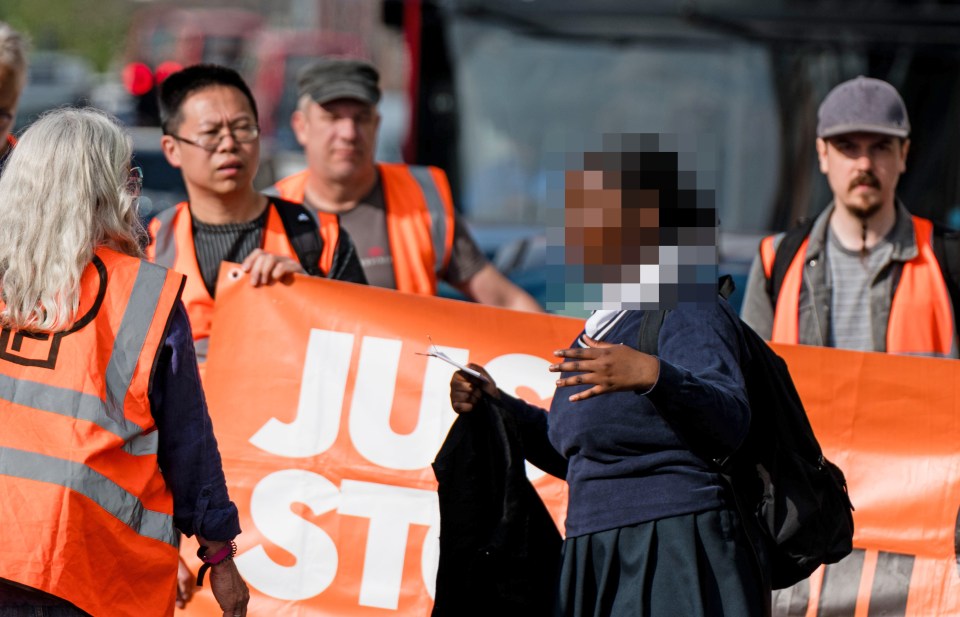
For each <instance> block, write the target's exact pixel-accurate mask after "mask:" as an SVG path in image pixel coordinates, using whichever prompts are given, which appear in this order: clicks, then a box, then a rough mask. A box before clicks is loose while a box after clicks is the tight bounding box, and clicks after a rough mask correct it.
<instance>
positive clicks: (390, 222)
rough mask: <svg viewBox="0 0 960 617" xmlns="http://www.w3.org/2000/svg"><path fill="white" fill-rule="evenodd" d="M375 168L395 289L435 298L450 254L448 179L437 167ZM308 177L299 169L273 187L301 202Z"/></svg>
mask: <svg viewBox="0 0 960 617" xmlns="http://www.w3.org/2000/svg"><path fill="white" fill-rule="evenodd" d="M377 169H378V172H379V174H380V181H381V183H382V185H383V199H384V204H385V207H386V212H387V213H386V223H387V240H388V242H389V243H390V253H391V255H392V257H393V274H394V279H395V281H396V284H397V289H399V290H400V291H405V292H407V293H417V294H422V295H436V293H437V277H438V275H439V274H440V273H442V272H444V271H445V270H446V269H447V266H448V265H449V264H450V256H451V253H452V252H453V231H454V218H453V217H454V210H453V197H452V194H451V192H450V183H449V182H448V180H447V176H446V174H445V173H443V171H442V170H441V169H438V168H436V167H418V166H412V165H404V164H402V163H378V164H377ZM308 176H309V171H308V170H304V171H301V172H298V173H295V174H293V175H291V176H287V177H286V178H284V179H283V180H280V181H279V182H277V183H276V184H275V185H274V187H275V188H276V189H277V193H278V194H279V195H280V197H281V198H283V199H286V200H289V201H295V202H303V200H304V196H305V191H306V186H307V178H308Z"/></svg>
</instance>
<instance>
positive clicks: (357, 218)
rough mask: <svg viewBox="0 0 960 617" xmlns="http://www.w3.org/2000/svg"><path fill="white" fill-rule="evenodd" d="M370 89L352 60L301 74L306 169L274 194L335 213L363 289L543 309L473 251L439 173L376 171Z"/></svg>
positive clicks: (360, 64) (295, 122)
mask: <svg viewBox="0 0 960 617" xmlns="http://www.w3.org/2000/svg"><path fill="white" fill-rule="evenodd" d="M378 82H379V74H378V73H377V70H376V69H375V68H374V67H373V66H371V65H370V64H368V63H367V62H364V61H360V60H352V59H323V60H320V61H318V62H316V63H314V64H312V65H309V66H307V67H306V68H305V69H304V70H303V71H302V72H301V73H300V75H299V78H298V86H299V92H300V100H299V103H298V105H297V109H296V111H294V113H293V115H292V117H291V125H292V127H293V131H294V134H295V135H296V137H297V141H299V142H300V144H301V145H302V146H303V148H304V151H305V153H306V158H307V165H308V167H307V169H305V170H304V171H302V172H299V173H297V174H294V175H292V176H289V177H287V178H284V179H283V180H281V181H279V182H277V184H276V185H275V186H274V187H273V191H274V192H276V193H277V194H278V195H279V196H280V197H282V198H283V199H287V200H289V201H295V202H302V203H304V204H306V205H307V206H309V207H310V208H311V209H312V210H313V211H315V212H318V213H334V214H339V215H340V221H341V225H342V226H343V227H344V228H345V229H346V230H347V231H348V232H349V234H350V236H351V238H353V241H354V243H355V244H356V246H357V250H358V252H359V254H360V262H361V264H362V266H363V270H364V272H365V274H366V277H367V280H368V281H369V283H370V284H371V285H377V286H380V287H387V288H392V289H398V290H400V291H404V292H408V293H417V294H423V295H435V294H436V293H437V282H438V281H439V280H441V279H442V280H445V281H446V282H448V283H450V284H451V285H452V286H454V287H455V288H457V289H459V290H460V291H461V292H462V293H463V294H464V295H466V296H467V297H468V298H470V299H472V300H476V301H478V302H481V303H484V304H491V305H495V306H502V307H506V308H513V309H519V310H529V311H539V310H541V308H540V306H539V305H538V304H537V302H536V301H535V300H534V299H533V298H532V297H530V295H528V294H527V293H526V292H524V291H523V290H522V289H520V288H519V287H517V286H516V285H514V284H513V283H512V282H510V280H509V279H507V278H506V277H505V276H503V275H502V274H501V273H500V272H499V271H497V269H496V268H495V267H494V266H493V264H491V263H490V262H489V261H488V260H487V259H486V258H485V257H484V256H483V253H481V252H480V250H479V249H478V248H477V246H476V244H475V243H474V241H473V239H472V238H471V237H470V234H469V232H468V231H467V229H466V228H465V227H464V225H463V223H462V222H461V221H459V220H458V219H457V218H456V215H455V212H454V208H453V198H452V196H451V192H450V185H449V183H448V181H447V177H446V174H444V172H443V171H442V170H440V169H438V168H436V167H418V166H412V165H404V164H397V163H376V162H374V151H375V145H376V139H377V129H378V127H379V125H380V114H379V113H378V112H377V103H378V102H379V101H380V86H379V84H378Z"/></svg>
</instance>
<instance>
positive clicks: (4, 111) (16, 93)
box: [0, 65, 23, 153]
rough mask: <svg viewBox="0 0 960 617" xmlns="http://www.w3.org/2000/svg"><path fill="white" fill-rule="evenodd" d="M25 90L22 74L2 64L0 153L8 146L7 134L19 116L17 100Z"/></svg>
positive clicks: (0, 84)
mask: <svg viewBox="0 0 960 617" xmlns="http://www.w3.org/2000/svg"><path fill="white" fill-rule="evenodd" d="M22 90H23V80H22V79H21V76H20V75H19V74H18V73H17V72H16V71H14V70H13V69H12V68H10V67H8V66H4V65H0V153H2V152H5V151H6V148H7V135H9V134H10V131H11V130H12V129H13V123H14V120H16V117H17V102H18V101H19V100H20V92H21V91H22Z"/></svg>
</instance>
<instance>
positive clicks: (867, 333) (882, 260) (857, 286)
mask: <svg viewBox="0 0 960 617" xmlns="http://www.w3.org/2000/svg"><path fill="white" fill-rule="evenodd" d="M827 237H828V239H827V245H826V251H827V263H828V264H829V267H830V281H831V283H832V285H831V287H832V294H831V301H830V304H831V306H830V314H831V315H832V319H831V324H830V341H829V345H830V346H831V347H836V348H838V349H853V350H856V351H885V350H884V349H877V348H876V347H875V345H874V341H873V335H872V332H873V329H872V327H871V323H872V322H873V320H875V319H882V320H884V321H886V320H887V318H888V315H873V314H872V308H871V306H870V287H871V286H872V285H873V284H874V281H875V280H876V279H877V277H879V276H880V274H881V272H882V270H883V269H884V268H886V267H887V266H888V265H889V264H890V258H891V257H892V255H893V244H891V243H890V241H889V240H888V239H887V238H883V239H882V240H880V242H878V243H877V244H876V245H875V246H874V247H873V248H871V249H870V250H869V251H867V252H866V253H865V254H862V253H861V252H860V251H851V250H849V249H846V248H844V247H843V245H841V244H840V241H839V240H838V239H837V237H836V235H835V234H834V233H833V230H832V229H831V230H830V231H829V232H828V233H827Z"/></svg>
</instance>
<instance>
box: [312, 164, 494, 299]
mask: <svg viewBox="0 0 960 617" xmlns="http://www.w3.org/2000/svg"><path fill="white" fill-rule="evenodd" d="M308 205H310V206H311V207H314V206H313V204H309V203H308ZM314 209H316V208H315V207H314ZM340 224H341V225H342V226H343V227H344V229H346V230H347V233H349V234H350V238H351V239H352V240H353V243H354V245H356V247H357V254H358V255H359V256H360V265H362V266H363V272H364V274H366V276H367V282H368V283H369V284H370V285H376V286H377V287H387V288H389V289H396V288H397V282H396V278H395V276H394V272H393V254H392V253H391V251H390V241H389V237H388V234H387V210H386V204H385V202H384V197H383V187H382V185H381V183H380V179H379V177H378V178H377V183H376V184H375V185H374V187H373V189H372V190H371V191H370V194H369V195H367V196H366V197H364V198H363V199H361V200H360V202H359V203H358V204H357V206H356V207H355V208H353V209H351V210H350V211H348V212H342V213H341V214H340ZM487 263H488V262H487V258H486V257H485V256H484V254H483V253H482V252H481V251H480V249H479V247H477V244H476V242H474V240H473V238H472V237H471V236H470V232H469V231H467V228H466V227H465V226H464V225H463V223H462V222H461V221H460V219H459V217H454V227H453V250H452V252H451V255H450V263H449V265H448V266H447V270H446V272H444V273H443V276H442V278H443V280H445V281H447V282H448V283H450V284H451V285H459V284H461V283H464V282H466V281H467V280H469V279H470V278H471V277H473V275H475V274H476V273H477V272H479V271H480V269H481V268H483V267H484V266H485V265H486V264H487Z"/></svg>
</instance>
